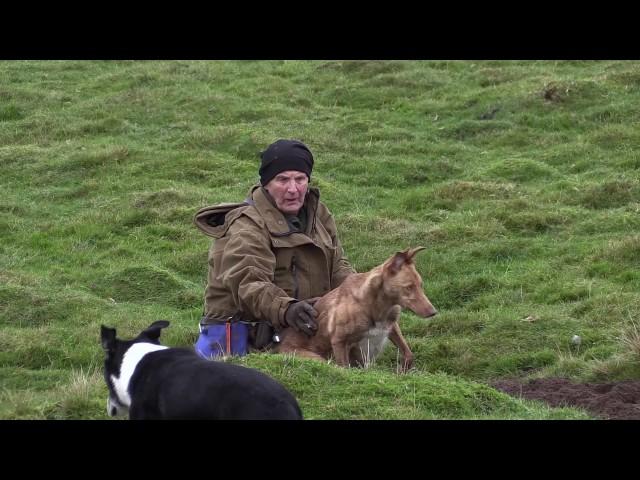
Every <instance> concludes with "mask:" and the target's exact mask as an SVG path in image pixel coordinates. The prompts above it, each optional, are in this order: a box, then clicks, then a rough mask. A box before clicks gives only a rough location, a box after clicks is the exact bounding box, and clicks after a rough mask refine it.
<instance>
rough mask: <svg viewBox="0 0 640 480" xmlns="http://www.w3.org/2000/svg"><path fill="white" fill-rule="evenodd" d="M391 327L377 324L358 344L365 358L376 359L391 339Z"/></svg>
mask: <svg viewBox="0 0 640 480" xmlns="http://www.w3.org/2000/svg"><path fill="white" fill-rule="evenodd" d="M389 330H390V327H388V326H386V325H384V326H376V327H374V328H372V329H370V330H369V331H368V332H367V333H366V335H365V336H364V337H363V338H362V340H360V342H358V346H359V348H360V350H361V352H362V353H363V356H365V358H368V359H370V360H373V359H375V358H376V357H377V356H378V355H379V354H380V353H381V352H382V350H383V349H384V347H385V345H386V343H387V340H388V339H389Z"/></svg>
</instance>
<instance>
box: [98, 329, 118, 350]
mask: <svg viewBox="0 0 640 480" xmlns="http://www.w3.org/2000/svg"><path fill="white" fill-rule="evenodd" d="M100 340H101V342H102V348H103V349H104V351H105V352H109V351H111V350H112V349H113V345H114V343H115V341H116V329H115V328H109V327H105V326H104V325H100Z"/></svg>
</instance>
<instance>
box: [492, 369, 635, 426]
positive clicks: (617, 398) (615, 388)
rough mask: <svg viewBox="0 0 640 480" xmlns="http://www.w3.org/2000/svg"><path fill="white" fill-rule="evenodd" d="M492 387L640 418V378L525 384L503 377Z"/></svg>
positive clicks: (605, 414)
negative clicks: (596, 381) (621, 380)
mask: <svg viewBox="0 0 640 480" xmlns="http://www.w3.org/2000/svg"><path fill="white" fill-rule="evenodd" d="M491 386H492V387H493V388H496V389H498V390H501V391H503V392H505V393H507V394H509V395H511V396H514V397H522V398H526V399H528V400H541V401H543V402H546V403H548V404H549V405H551V406H553V407H580V408H583V409H584V410H586V411H588V412H590V413H591V414H593V415H594V416H597V417H599V418H603V419H606V420H640V381H624V382H615V383H573V382H571V381H570V380H568V379H566V378H540V379H535V380H531V381H529V382H527V383H522V382H521V381H520V380H517V379H516V380H511V379H502V380H497V381H495V382H492V383H491Z"/></svg>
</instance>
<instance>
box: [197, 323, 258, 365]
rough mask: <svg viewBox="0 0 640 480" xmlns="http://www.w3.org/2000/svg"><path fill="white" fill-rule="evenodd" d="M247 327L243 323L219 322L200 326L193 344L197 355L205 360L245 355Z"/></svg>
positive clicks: (246, 349)
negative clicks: (198, 334)
mask: <svg viewBox="0 0 640 480" xmlns="http://www.w3.org/2000/svg"><path fill="white" fill-rule="evenodd" d="M248 338H249V325H248V324H247V323H245V322H237V321H236V322H221V323H213V324H206V325H202V324H201V325H200V336H199V337H198V341H197V342H196V344H195V350H196V353H197V354H198V355H200V356H201V357H203V358H206V359H207V360H210V359H213V358H215V357H221V356H228V355H238V356H242V355H246V354H247V351H248V346H247V345H248Z"/></svg>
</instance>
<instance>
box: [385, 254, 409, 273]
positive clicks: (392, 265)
mask: <svg viewBox="0 0 640 480" xmlns="http://www.w3.org/2000/svg"><path fill="white" fill-rule="evenodd" d="M408 261H409V258H408V257H407V251H404V252H396V253H395V255H394V256H393V257H391V258H390V259H389V260H387V262H386V263H385V269H386V270H387V271H388V272H389V273H390V274H391V275H395V274H396V273H398V272H399V271H400V269H401V268H402V266H403V265H404V264H405V263H407V262H408Z"/></svg>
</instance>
